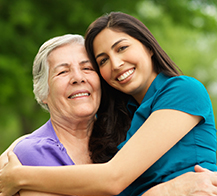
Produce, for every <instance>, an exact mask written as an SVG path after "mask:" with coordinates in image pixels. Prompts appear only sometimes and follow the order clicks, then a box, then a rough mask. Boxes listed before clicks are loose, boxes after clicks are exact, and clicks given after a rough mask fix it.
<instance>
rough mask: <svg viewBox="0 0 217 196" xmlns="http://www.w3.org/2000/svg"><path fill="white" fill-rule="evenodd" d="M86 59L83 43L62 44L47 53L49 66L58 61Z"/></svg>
mask: <svg viewBox="0 0 217 196" xmlns="http://www.w3.org/2000/svg"><path fill="white" fill-rule="evenodd" d="M84 59H88V56H87V53H86V50H85V47H84V45H82V44H78V43H70V44H64V45H62V46H59V47H57V48H55V49H54V50H52V51H51V52H50V54H49V55H48V58H47V60H48V63H49V65H50V66H52V65H55V64H58V63H67V62H79V61H82V60H84Z"/></svg>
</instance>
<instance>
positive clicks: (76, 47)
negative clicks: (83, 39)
mask: <svg viewBox="0 0 217 196" xmlns="http://www.w3.org/2000/svg"><path fill="white" fill-rule="evenodd" d="M48 63H49V67H50V69H49V77H48V85H49V94H48V97H47V99H45V100H44V103H47V104H48V107H49V110H50V115H51V117H53V118H58V119H60V118H61V119H71V118H73V119H84V118H85V119H87V118H93V117H94V116H95V114H96V112H97V110H98V108H99V104H100V100H101V85H100V79H99V76H98V74H97V72H96V71H95V70H94V68H93V66H92V64H91V63H90V61H89V58H88V56H87V53H86V50H85V47H84V46H83V45H80V44H75V43H74V44H66V45H63V46H60V47H57V48H56V49H54V50H53V51H52V52H51V53H50V54H49V56H48Z"/></svg>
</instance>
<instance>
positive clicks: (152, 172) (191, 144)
mask: <svg viewBox="0 0 217 196" xmlns="http://www.w3.org/2000/svg"><path fill="white" fill-rule="evenodd" d="M128 108H129V110H130V111H131V112H132V113H133V114H134V115H133V119H132V123H131V127H130V129H129V131H128V133H127V137H126V140H125V141H124V142H123V143H121V144H120V145H119V146H118V148H119V149H120V148H122V147H123V145H124V144H125V143H126V142H127V141H128V140H129V139H130V138H131V136H132V135H133V134H134V133H135V132H136V131H137V130H138V129H139V127H140V126H141V125H142V124H143V123H144V122H145V121H146V119H147V118H148V117H149V116H150V114H151V113H152V112H154V111H156V110H161V109H174V110H179V111H183V112H186V113H188V114H192V115H196V116H201V117H203V120H201V122H200V123H199V124H198V125H197V126H195V127H194V128H193V129H192V130H191V131H190V132H189V133H188V134H187V135H186V136H185V137H184V138H183V139H181V140H180V141H179V142H178V143H177V144H176V145H175V146H174V147H173V148H172V149H170V150H169V151H168V152H167V153H166V154H165V155H164V156H162V157H161V158H160V159H159V160H158V161H157V162H156V163H155V164H154V165H152V166H151V167H150V168H149V169H148V170H147V171H146V172H144V173H143V174H142V175H141V176H140V177H139V178H138V179H137V180H136V181H135V182H133V183H132V184H131V185H130V186H129V187H128V188H126V189H125V190H124V191H123V192H122V193H121V194H120V195H121V196H124V195H133V196H138V195H141V194H142V193H144V192H145V191H147V190H148V189H149V188H151V187H153V186H154V185H156V184H159V183H161V182H165V181H168V180H170V179H172V178H174V177H176V176H179V175H181V174H183V173H186V172H188V171H194V166H195V165H196V164H199V165H201V166H203V167H205V168H208V169H210V170H212V171H217V166H216V128H215V121H214V115H213V109H212V104H211V101H210V98H209V95H208V93H207V91H206V89H205V87H204V86H203V85H202V84H201V83H200V82H199V81H198V80H196V79H194V78H192V77H188V76H176V77H167V76H165V75H164V74H162V73H161V74H159V75H158V76H157V77H156V78H155V80H154V81H153V82H152V84H151V86H150V87H149V89H148V91H147V93H146V95H145V97H144V98H143V101H142V103H141V105H138V104H137V103H135V102H132V101H130V102H129V103H128ZM156 123H157V122H156ZM153 131H154V130H153ZM140 156H143V155H142V154H141V155H140ZM132 167H134V166H133V165H132Z"/></svg>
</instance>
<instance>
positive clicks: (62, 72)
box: [57, 70, 67, 76]
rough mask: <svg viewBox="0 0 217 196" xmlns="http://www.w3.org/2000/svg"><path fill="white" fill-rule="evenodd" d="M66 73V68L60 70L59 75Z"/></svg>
mask: <svg viewBox="0 0 217 196" xmlns="http://www.w3.org/2000/svg"><path fill="white" fill-rule="evenodd" d="M64 73H67V71H66V70H64V71H61V72H59V73H58V74H57V75H58V76H59V75H62V74H64Z"/></svg>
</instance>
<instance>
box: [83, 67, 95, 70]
mask: <svg viewBox="0 0 217 196" xmlns="http://www.w3.org/2000/svg"><path fill="white" fill-rule="evenodd" d="M83 70H88V71H89V70H90V71H92V70H94V69H93V67H84V68H83Z"/></svg>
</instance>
